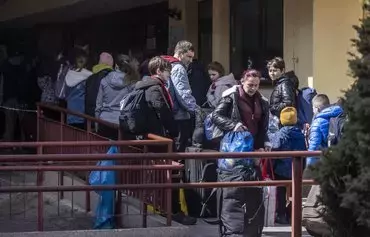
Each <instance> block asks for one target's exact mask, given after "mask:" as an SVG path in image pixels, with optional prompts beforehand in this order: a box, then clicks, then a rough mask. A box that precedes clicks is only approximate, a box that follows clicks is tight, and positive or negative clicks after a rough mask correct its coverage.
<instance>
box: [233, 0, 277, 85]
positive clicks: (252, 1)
mask: <svg viewBox="0 0 370 237" xmlns="http://www.w3.org/2000/svg"><path fill="white" fill-rule="evenodd" d="M230 4H231V5H230V7H231V9H230V10H231V14H230V17H231V30H230V33H231V49H230V50H231V52H230V53H231V57H230V58H231V60H230V64H231V65H230V68H231V70H232V72H233V73H234V74H235V75H236V76H237V77H240V75H241V74H242V72H243V71H244V70H245V69H248V68H254V69H257V70H259V71H261V73H262V75H263V77H264V79H265V80H264V82H265V83H269V80H270V79H269V78H268V73H267V69H266V62H267V61H268V60H269V59H271V58H273V57H275V56H279V57H282V56H283V52H284V50H283V43H284V29H283V25H284V15H283V7H284V6H283V0H233V1H230Z"/></svg>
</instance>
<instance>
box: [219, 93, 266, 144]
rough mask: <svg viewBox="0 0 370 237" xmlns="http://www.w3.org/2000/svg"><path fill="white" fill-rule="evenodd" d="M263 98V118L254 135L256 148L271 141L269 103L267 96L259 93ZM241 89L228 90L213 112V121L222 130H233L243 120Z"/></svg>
mask: <svg viewBox="0 0 370 237" xmlns="http://www.w3.org/2000/svg"><path fill="white" fill-rule="evenodd" d="M258 96H259V97H260V99H261V107H262V119H261V121H260V123H259V126H258V134H257V135H256V136H255V137H254V148H255V149H260V148H264V147H265V143H267V142H269V140H268V136H267V130H268V124H269V104H268V101H267V99H266V98H264V97H263V96H262V95H261V94H258ZM238 100H239V91H238V86H234V87H232V88H230V89H228V90H226V91H225V92H224V94H223V97H222V99H221V101H220V103H219V104H218V106H217V107H216V109H215V110H214V111H213V113H212V122H213V123H214V124H215V125H216V126H217V127H218V128H219V129H221V130H223V131H225V132H228V131H232V130H233V129H234V128H235V126H236V125H237V124H238V123H240V122H241V116H240V112H239V108H238Z"/></svg>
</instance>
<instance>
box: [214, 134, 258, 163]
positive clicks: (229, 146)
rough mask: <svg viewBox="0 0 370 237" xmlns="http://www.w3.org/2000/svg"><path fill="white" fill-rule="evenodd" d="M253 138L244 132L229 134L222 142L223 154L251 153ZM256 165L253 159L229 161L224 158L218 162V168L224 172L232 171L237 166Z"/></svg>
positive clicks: (221, 149)
mask: <svg viewBox="0 0 370 237" xmlns="http://www.w3.org/2000/svg"><path fill="white" fill-rule="evenodd" d="M253 145H254V144H253V136H252V134H251V133H250V132H248V131H243V132H228V133H226V135H225V136H224V138H223V139H222V141H221V147H220V151H221V152H251V151H253V150H254V147H253ZM251 165H254V161H253V159H249V158H240V159H228V158H222V159H219V160H218V167H219V168H220V169H223V170H231V169H233V168H234V167H236V166H251Z"/></svg>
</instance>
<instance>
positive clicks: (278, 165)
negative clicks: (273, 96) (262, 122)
mask: <svg viewBox="0 0 370 237" xmlns="http://www.w3.org/2000/svg"><path fill="white" fill-rule="evenodd" d="M280 123H281V125H282V127H281V128H280V129H279V130H278V131H277V132H274V133H269V134H268V135H269V139H270V142H271V144H272V149H274V150H276V151H305V150H306V144H305V137H304V134H303V133H302V131H301V129H300V128H299V126H298V125H297V110H296V109H295V108H294V107H286V108H285V109H283V110H282V111H281V113H280ZM273 170H274V175H275V179H276V180H289V179H291V178H292V159H291V158H287V159H279V160H274V161H273ZM276 198H277V207H276V223H279V224H288V215H287V214H288V213H287V210H286V187H277V197H276Z"/></svg>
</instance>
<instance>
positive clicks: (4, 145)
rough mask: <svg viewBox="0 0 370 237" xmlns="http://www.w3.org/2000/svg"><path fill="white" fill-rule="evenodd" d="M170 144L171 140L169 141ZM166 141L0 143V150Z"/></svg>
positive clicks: (166, 142)
mask: <svg viewBox="0 0 370 237" xmlns="http://www.w3.org/2000/svg"><path fill="white" fill-rule="evenodd" d="M170 142H172V140H171V141H170ZM168 143H169V141H166V140H122V141H78V142H76V141H43V142H17V143H14V142H1V143H0V148H9V147H40V146H42V147H56V146H58V147H68V146H75V147H76V146H138V145H143V146H144V145H150V146H156V145H158V146H159V145H161V146H163V145H168Z"/></svg>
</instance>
